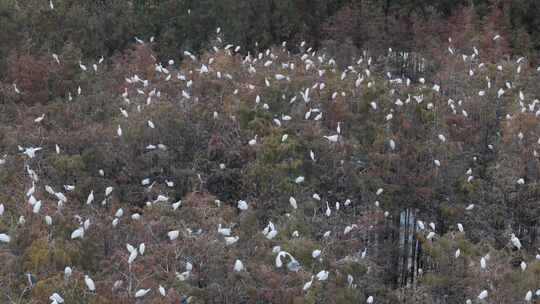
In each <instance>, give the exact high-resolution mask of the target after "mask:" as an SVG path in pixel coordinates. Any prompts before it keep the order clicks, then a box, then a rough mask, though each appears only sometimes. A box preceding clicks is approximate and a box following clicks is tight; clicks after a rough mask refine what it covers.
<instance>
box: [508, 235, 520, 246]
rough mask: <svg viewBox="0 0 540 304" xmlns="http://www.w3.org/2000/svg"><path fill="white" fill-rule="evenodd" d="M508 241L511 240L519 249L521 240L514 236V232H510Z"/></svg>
mask: <svg viewBox="0 0 540 304" xmlns="http://www.w3.org/2000/svg"><path fill="white" fill-rule="evenodd" d="M510 242H512V245H513V246H514V247H516V248H517V249H518V250H519V249H521V242H520V241H519V239H518V238H517V237H516V235H515V234H513V233H512V234H511V235H510Z"/></svg>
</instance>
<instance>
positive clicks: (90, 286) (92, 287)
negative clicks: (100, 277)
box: [84, 275, 96, 291]
mask: <svg viewBox="0 0 540 304" xmlns="http://www.w3.org/2000/svg"><path fill="white" fill-rule="evenodd" d="M84 283H85V284H86V287H87V288H88V290H90V291H95V290H96V284H95V283H94V280H92V278H91V277H90V276H88V275H84Z"/></svg>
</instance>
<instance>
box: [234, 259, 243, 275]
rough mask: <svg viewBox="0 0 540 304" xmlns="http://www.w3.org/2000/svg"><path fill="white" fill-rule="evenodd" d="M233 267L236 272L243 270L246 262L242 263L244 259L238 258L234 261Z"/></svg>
mask: <svg viewBox="0 0 540 304" xmlns="http://www.w3.org/2000/svg"><path fill="white" fill-rule="evenodd" d="M233 269H234V271H235V272H240V271H243V270H244V264H243V263H242V261H240V260H236V261H235V262H234V268H233Z"/></svg>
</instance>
